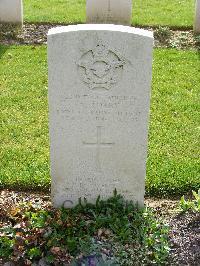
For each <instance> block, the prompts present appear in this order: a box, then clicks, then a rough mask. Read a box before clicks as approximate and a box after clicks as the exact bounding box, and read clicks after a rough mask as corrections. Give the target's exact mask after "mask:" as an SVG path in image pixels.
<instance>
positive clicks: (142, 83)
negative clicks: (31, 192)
mask: <svg viewBox="0 0 200 266" xmlns="http://www.w3.org/2000/svg"><path fill="white" fill-rule="evenodd" d="M152 48H153V34H152V32H149V31H146V30H141V29H135V28H130V27H127V26H118V25H111V24H109V25H107V24H102V25H99V24H97V25H94V24H93V25H92V24H90V25H73V26H67V27H58V28H55V29H51V30H50V31H49V33H48V69H49V71H48V72H49V88H48V92H49V123H50V158H51V159H50V161H51V177H52V200H53V204H54V206H55V207H60V206H62V205H63V204H64V206H65V207H73V206H75V205H76V204H77V203H78V199H79V198H87V200H88V202H95V201H96V199H97V197H98V196H99V195H100V196H101V197H102V198H103V199H105V198H108V197H110V196H112V195H113V191H114V190H115V189H116V190H117V192H118V193H120V194H122V195H123V196H124V197H125V198H126V199H127V200H133V201H134V202H135V203H136V202H137V203H138V204H139V205H140V206H142V205H143V203H144V184H145V182H144V181H145V174H146V157H147V135H148V134H147V133H148V118H149V105H150V85H151V72H152Z"/></svg>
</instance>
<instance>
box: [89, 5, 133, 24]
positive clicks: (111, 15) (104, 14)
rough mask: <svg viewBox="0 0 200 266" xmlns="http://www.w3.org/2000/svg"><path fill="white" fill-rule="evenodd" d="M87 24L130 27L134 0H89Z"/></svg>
mask: <svg viewBox="0 0 200 266" xmlns="http://www.w3.org/2000/svg"><path fill="white" fill-rule="evenodd" d="M86 15H87V23H111V24H112V23H113V24H121V25H130V24H131V17H132V0H87V1H86Z"/></svg>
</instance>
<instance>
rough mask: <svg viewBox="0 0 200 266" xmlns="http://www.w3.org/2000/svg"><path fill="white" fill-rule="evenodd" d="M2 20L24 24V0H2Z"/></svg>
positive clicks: (0, 10) (0, 19) (0, 1)
mask: <svg viewBox="0 0 200 266" xmlns="http://www.w3.org/2000/svg"><path fill="white" fill-rule="evenodd" d="M0 22H3V23H4V22H5V23H14V24H23V4H22V0H0Z"/></svg>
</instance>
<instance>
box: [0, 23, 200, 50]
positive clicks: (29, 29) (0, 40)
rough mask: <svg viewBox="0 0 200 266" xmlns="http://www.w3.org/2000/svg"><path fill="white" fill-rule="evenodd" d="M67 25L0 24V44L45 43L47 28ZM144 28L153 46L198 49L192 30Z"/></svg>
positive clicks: (197, 39)
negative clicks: (150, 32)
mask: <svg viewBox="0 0 200 266" xmlns="http://www.w3.org/2000/svg"><path fill="white" fill-rule="evenodd" d="M59 26H67V25H66V24H55V23H54V24H52V23H45V24H42V23H36V24H34V23H25V24H24V25H23V27H22V28H16V27H14V26H11V25H5V24H0V44H4V45H41V44H46V43H47V33H48V30H49V29H51V28H53V27H59ZM145 29H147V30H150V31H153V32H154V37H155V47H162V48H177V49H200V37H199V36H195V35H194V33H193V31H192V30H187V29H185V30H181V29H169V28H166V27H160V28H151V27H146V28H145Z"/></svg>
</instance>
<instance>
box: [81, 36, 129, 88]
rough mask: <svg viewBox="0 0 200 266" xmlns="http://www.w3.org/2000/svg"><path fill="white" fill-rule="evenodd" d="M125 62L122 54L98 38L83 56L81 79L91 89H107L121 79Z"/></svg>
mask: <svg viewBox="0 0 200 266" xmlns="http://www.w3.org/2000/svg"><path fill="white" fill-rule="evenodd" d="M125 64H126V61H125V60H124V59H123V58H122V57H121V56H120V55H118V54H117V53H116V52H114V51H112V50H111V49H110V48H108V47H107V46H106V45H105V44H104V43H103V42H102V41H100V40H98V41H97V43H96V45H95V47H93V48H91V49H90V50H88V51H86V52H84V54H83V55H82V56H81V58H80V60H79V62H78V67H79V74H80V76H81V79H82V80H83V82H85V83H86V84H87V85H88V87H89V88H90V89H91V90H99V91H105V90H109V89H111V86H112V85H114V84H116V83H117V82H118V81H119V80H120V78H121V76H122V72H123V69H124V65H125Z"/></svg>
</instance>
